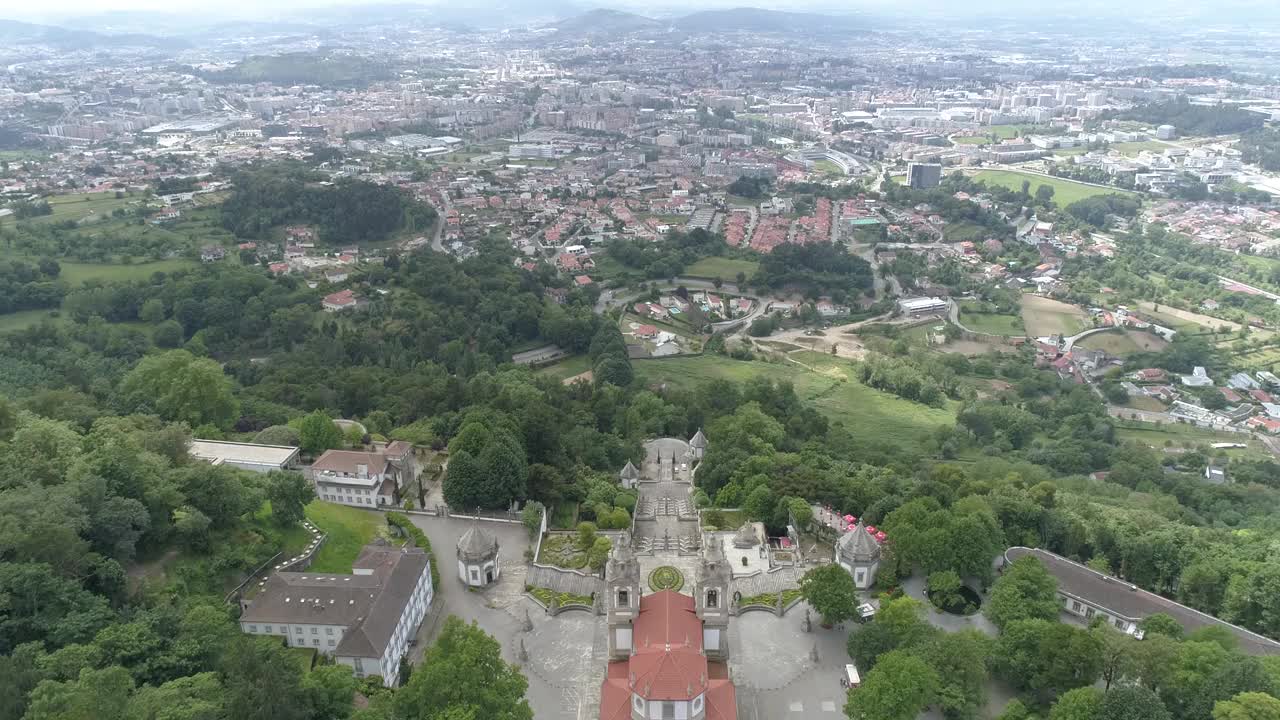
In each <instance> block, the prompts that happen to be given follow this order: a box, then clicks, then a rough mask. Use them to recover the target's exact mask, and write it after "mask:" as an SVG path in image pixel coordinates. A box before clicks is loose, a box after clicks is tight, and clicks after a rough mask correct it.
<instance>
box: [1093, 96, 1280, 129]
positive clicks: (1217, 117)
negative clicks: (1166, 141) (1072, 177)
mask: <svg viewBox="0 0 1280 720" xmlns="http://www.w3.org/2000/svg"><path fill="white" fill-rule="evenodd" d="M1115 117H1117V118H1119V119H1120V120H1137V121H1138V122H1144V123H1149V124H1151V125H1172V126H1174V127H1175V128H1177V129H1178V133H1179V134H1181V135H1226V134H1228V133H1238V132H1244V131H1246V130H1253V129H1255V128H1260V127H1262V122H1263V119H1262V116H1261V115H1259V114H1257V113H1252V112H1249V111H1247V110H1241V109H1240V108H1238V107H1232V106H1225V105H1192V104H1191V102H1190V101H1189V100H1188V99H1187V98H1185V97H1179V98H1177V99H1175V100H1169V101H1168V102H1161V103H1150V104H1147V105H1139V106H1137V107H1135V108H1133V109H1131V110H1124V111H1121V112H1119V113H1116V115H1115Z"/></svg>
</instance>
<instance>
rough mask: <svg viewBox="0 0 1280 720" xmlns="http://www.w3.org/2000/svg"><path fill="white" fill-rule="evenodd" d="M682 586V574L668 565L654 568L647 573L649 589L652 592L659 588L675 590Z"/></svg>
mask: <svg viewBox="0 0 1280 720" xmlns="http://www.w3.org/2000/svg"><path fill="white" fill-rule="evenodd" d="M682 587H684V575H682V574H680V571H679V570H677V569H675V568H673V567H671V566H670V565H663V566H662V567H658V568H654V569H653V572H651V573H649V589H650V590H653V591H654V592H658V591H660V590H676V591H679V590H680V588H682Z"/></svg>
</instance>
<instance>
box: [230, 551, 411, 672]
mask: <svg viewBox="0 0 1280 720" xmlns="http://www.w3.org/2000/svg"><path fill="white" fill-rule="evenodd" d="M434 596H435V588H434V587H432V584H431V561H430V558H428V557H427V554H426V552H425V551H423V550H422V549H420V548H415V547H409V546H406V547H393V546H391V545H389V544H387V542H386V541H385V540H378V541H375V542H373V543H371V544H369V545H366V546H365V547H364V548H363V549H362V550H361V551H360V555H359V557H357V558H356V561H355V563H353V565H352V568H351V574H350V575H345V574H329V573H309V572H306V571H302V572H278V573H276V574H274V575H272V576H271V577H270V578H268V579H267V580H264V581H263V582H261V583H259V587H258V588H257V591H256V592H253V593H251V594H249V595H246V597H245V598H244V599H243V600H241V603H240V606H241V615H240V629H241V631H242V632H245V633H248V634H250V635H267V636H272V637H277V638H280V639H281V640H283V641H284V643H285V644H286V645H288V646H289V647H305V648H312V649H314V650H316V651H317V652H321V653H324V654H326V655H330V656H332V657H333V658H334V661H335V662H337V663H340V664H342V665H347V666H349V667H351V668H352V670H354V671H355V675H356V677H360V678H362V677H367V676H370V675H378V676H381V677H382V680H383V683H384V684H386V685H388V686H393V685H395V683H396V681H397V678H399V675H400V660H401V658H403V657H404V655H405V653H406V652H407V650H408V648H409V643H410V641H411V640H412V639H413V637H414V636H415V635H416V634H417V632H418V626H419V625H420V624H421V623H422V619H423V617H424V616H425V615H426V612H427V608H428V607H430V605H431V600H432V598H433V597H434Z"/></svg>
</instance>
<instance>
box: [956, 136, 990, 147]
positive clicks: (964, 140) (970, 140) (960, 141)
mask: <svg viewBox="0 0 1280 720" xmlns="http://www.w3.org/2000/svg"><path fill="white" fill-rule="evenodd" d="M951 142H953V143H955V144H957V145H986V144H987V143H989V142H991V138H989V137H984V136H982V135H966V136H964V137H953V138H951Z"/></svg>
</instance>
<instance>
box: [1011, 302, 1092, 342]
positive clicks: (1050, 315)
mask: <svg viewBox="0 0 1280 720" xmlns="http://www.w3.org/2000/svg"><path fill="white" fill-rule="evenodd" d="M1022 322H1023V324H1024V325H1026V328H1027V334H1028V335H1030V336H1031V337H1043V336H1045V335H1075V334H1076V333H1078V332H1080V331H1081V330H1084V329H1086V328H1088V327H1089V323H1088V320H1087V319H1086V317H1085V313H1084V311H1083V310H1081V309H1080V308H1078V307H1076V306H1075V305H1068V304H1067V303H1064V302H1058V301H1057V300H1051V299H1049V298H1045V297H1040V296H1039V295H1031V294H1024V295H1023V296H1022Z"/></svg>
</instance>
